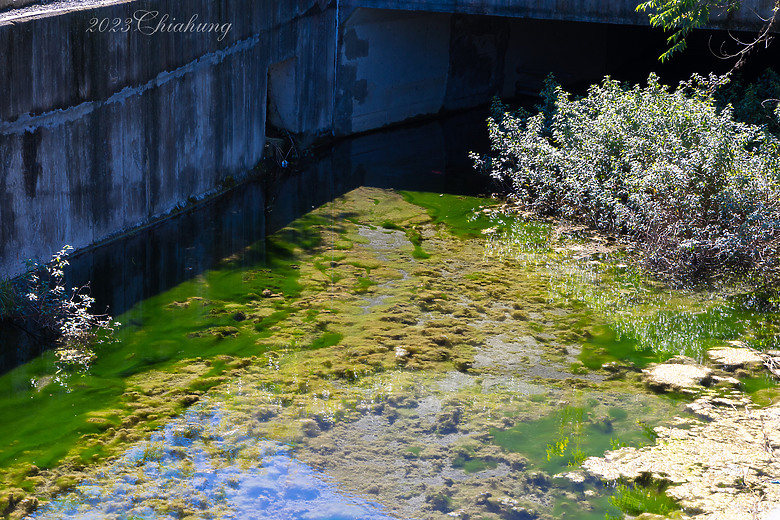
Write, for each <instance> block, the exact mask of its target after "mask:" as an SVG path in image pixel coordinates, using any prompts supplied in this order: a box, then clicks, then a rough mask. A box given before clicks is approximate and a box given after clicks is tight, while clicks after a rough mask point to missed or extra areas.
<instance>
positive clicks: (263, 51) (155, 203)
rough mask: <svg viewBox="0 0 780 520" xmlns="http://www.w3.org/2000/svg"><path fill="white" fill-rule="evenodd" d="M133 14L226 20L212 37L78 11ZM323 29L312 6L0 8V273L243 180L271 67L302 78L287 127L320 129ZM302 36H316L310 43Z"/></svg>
mask: <svg viewBox="0 0 780 520" xmlns="http://www.w3.org/2000/svg"><path fill="white" fill-rule="evenodd" d="M141 10H148V11H152V10H153V11H158V13H159V15H158V16H160V17H161V16H162V15H163V14H167V15H168V16H169V19H171V20H172V19H174V18H175V19H176V21H188V20H189V19H191V17H192V16H193V15H197V16H198V20H197V21H199V22H215V23H218V24H227V23H230V24H231V27H230V30H229V32H227V33H226V34H225V35H224V37H220V33H218V32H212V33H205V32H201V33H186V32H160V31H158V32H154V33H151V32H150V31H149V30H146V31H142V30H139V29H138V26H137V24H135V25H132V26H131V27H130V30H128V31H127V32H121V31H119V32H111V31H110V30H105V31H101V30H93V31H92V32H90V31H89V29H90V27H91V26H92V25H91V23H90V20H91V19H94V18H97V19H99V20H103V19H108V20H110V21H111V24H113V20H115V19H116V20H125V19H127V18H132V17H133V16H134V13H138V12H139V11H141ZM157 21H159V19H158V20H157ZM155 23H156V22H155ZM334 24H335V12H334V10H333V9H329V3H328V1H321V0H299V1H297V2H278V1H276V0H192V1H188V2H177V1H167V0H160V1H152V2H122V3H118V4H114V5H108V6H103V7H99V8H89V9H77V10H73V11H69V12H64V13H63V12H58V13H56V15H55V14H49V15H46V14H44V15H35V16H28V17H21V18H20V17H19V16H18V13H14V12H13V11H11V12H10V13H5V14H4V15H0V49H1V50H2V51H0V93H2V95H0V273H3V274H14V273H17V272H19V271H20V269H21V266H22V261H23V260H24V259H25V258H38V259H46V258H48V256H49V255H50V254H51V253H52V252H53V251H56V250H57V249H59V248H60V247H61V246H62V245H64V244H70V245H73V246H75V247H77V248H81V247H85V246H87V245H90V244H93V243H95V242H98V241H101V240H104V239H106V238H107V237H109V236H112V235H115V234H117V233H118V232H120V231H122V230H127V229H132V228H134V227H136V226H138V225H141V224H143V223H145V222H149V221H150V220H152V219H154V218H155V217H157V216H159V215H162V214H165V213H167V212H169V211H170V210H172V209H173V208H174V207H176V206H177V205H178V204H180V203H181V202H183V201H186V200H187V199H188V197H192V196H196V197H197V196H201V195H204V194H206V193H209V192H211V191H214V190H215V189H217V187H218V185H219V183H220V182H221V181H222V180H223V179H225V178H226V177H228V176H232V177H234V178H236V179H240V178H241V177H244V176H246V175H247V172H248V171H249V170H250V169H251V168H252V167H253V166H254V165H255V164H256V163H257V162H258V161H259V160H260V159H261V158H262V156H263V149H264V145H265V120H266V90H267V84H266V83H267V78H268V70H269V67H273V66H274V64H276V63H281V62H285V61H287V60H290V59H292V58H295V57H296V56H300V57H299V58H297V59H295V60H294V69H295V70H294V71H293V72H294V76H295V77H298V78H306V83H305V84H303V85H298V86H297V87H296V89H295V91H294V95H293V96H292V97H290V103H291V105H292V106H295V109H294V110H292V113H288V114H287V115H288V117H291V118H292V119H293V120H294V121H295V128H296V130H298V131H305V132H308V133H310V134H316V133H318V132H321V131H327V130H328V129H329V127H330V121H331V119H332V117H331V111H332V104H333V101H332V97H331V96H329V95H328V94H327V92H328V91H329V89H328V86H329V85H332V83H333V61H334V55H333V53H334V52H335V42H332V40H333V38H332V37H331V35H332V34H333V31H334V26H335V25H334ZM312 41H323V42H325V44H324V45H321V46H320V47H319V48H318V49H316V50H314V51H313V50H312V49H311V47H310V45H309V44H310V42H312ZM328 42H331V43H328ZM314 93H316V95H315V94H314ZM323 93H325V94H324V95H323ZM288 112H290V111H288Z"/></svg>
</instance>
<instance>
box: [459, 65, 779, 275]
mask: <svg viewBox="0 0 780 520" xmlns="http://www.w3.org/2000/svg"><path fill="white" fill-rule="evenodd" d="M720 83H722V78H717V77H714V76H711V77H709V78H703V77H700V76H694V77H693V78H691V80H689V81H687V82H683V83H681V84H680V85H679V87H678V88H677V89H676V90H672V89H670V88H669V87H667V86H665V85H662V84H661V83H660V82H659V80H658V78H657V77H656V76H655V75H651V76H650V77H649V78H648V82H647V86H645V87H640V86H634V87H628V86H624V85H621V84H620V83H619V82H617V81H615V80H612V79H610V78H605V79H604V81H603V82H602V83H601V84H599V85H593V86H592V87H591V88H590V89H589V91H588V94H587V96H585V97H583V98H581V99H570V97H569V95H568V94H567V93H566V92H564V91H563V89H561V88H560V87H556V88H555V89H554V90H552V91H550V90H549V89H547V90H546V92H547V96H548V97H550V96H553V97H554V98H553V102H552V103H550V102H549V101H550V99H548V100H547V101H548V102H547V103H545V104H544V105H543V108H544V109H543V110H542V111H541V112H539V113H537V114H535V115H532V116H527V115H525V114H522V113H512V112H510V111H508V110H507V107H505V106H503V105H502V104H501V103H500V102H496V103H495V104H494V109H495V110H494V114H493V117H491V118H490V119H489V120H488V131H489V135H490V139H491V141H492V148H493V150H494V151H495V155H494V156H493V157H482V158H480V157H478V156H475V155H472V157H473V158H474V159H475V161H476V165H477V167H479V168H481V169H483V170H485V171H488V172H489V173H490V174H491V175H492V177H493V178H495V179H497V180H499V181H501V182H502V183H504V186H505V187H506V189H507V190H508V191H509V192H510V193H511V198H512V199H514V200H515V201H516V202H517V203H518V204H520V205H522V206H524V207H525V208H526V209H529V210H532V211H535V212H536V213H539V214H542V215H555V216H558V217H563V218H567V219H575V220H580V221H584V222H585V223H587V224H589V225H591V226H594V227H596V228H598V229H601V230H605V231H609V232H618V233H622V234H625V235H628V236H631V237H633V238H634V239H636V240H637V242H638V243H640V244H641V245H642V247H643V248H644V249H645V252H646V257H647V260H648V263H649V265H650V267H651V268H653V269H654V270H656V271H657V272H659V273H665V274H667V275H669V276H670V277H671V278H673V279H680V280H681V279H689V278H692V277H693V278H695V277H698V276H699V275H705V274H712V273H713V272H717V271H719V270H721V268H723V267H727V266H728V267H731V268H734V267H742V268H745V269H746V270H748V271H750V272H751V273H754V274H758V275H759V276H761V277H762V279H764V280H767V279H768V278H769V277H770V275H772V274H773V273H775V274H776V267H777V264H778V262H777V258H778V250H779V249H780V202H778V199H779V198H780V154H779V153H778V152H779V151H780V150H779V149H780V141H778V140H777V139H776V138H774V137H772V136H771V135H769V134H768V133H766V132H764V131H762V129H761V127H758V126H755V125H749V124H745V123H740V122H736V121H735V120H734V118H733V115H732V110H731V108H730V107H728V106H727V107H726V108H724V109H722V110H719V109H718V108H717V107H716V104H715V101H714V100H713V97H712V92H713V91H714V90H715V89H716V88H717V86H718V85H719V84H720Z"/></svg>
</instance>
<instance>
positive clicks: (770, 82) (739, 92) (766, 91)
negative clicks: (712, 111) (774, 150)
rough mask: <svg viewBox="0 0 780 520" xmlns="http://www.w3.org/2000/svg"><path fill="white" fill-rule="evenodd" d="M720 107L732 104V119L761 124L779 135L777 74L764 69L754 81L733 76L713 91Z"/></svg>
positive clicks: (779, 76) (779, 92)
mask: <svg viewBox="0 0 780 520" xmlns="http://www.w3.org/2000/svg"><path fill="white" fill-rule="evenodd" d="M715 101H716V104H717V106H718V107H719V108H721V109H722V108H725V107H726V106H727V105H729V104H730V105H731V106H733V107H734V118H735V119H737V120H739V121H742V122H744V123H751V124H754V125H764V127H765V128H766V130H767V131H768V132H771V133H773V134H775V135H777V136H780V74H778V73H777V72H775V71H774V70H772V69H767V70H766V71H764V73H763V74H762V75H761V76H760V77H759V78H758V79H757V80H756V81H754V82H753V83H749V84H747V85H745V83H744V81H743V80H742V79H741V78H735V79H734V80H733V81H731V82H729V83H728V84H727V85H725V86H724V87H721V88H720V89H718V90H717V91H716V92H715Z"/></svg>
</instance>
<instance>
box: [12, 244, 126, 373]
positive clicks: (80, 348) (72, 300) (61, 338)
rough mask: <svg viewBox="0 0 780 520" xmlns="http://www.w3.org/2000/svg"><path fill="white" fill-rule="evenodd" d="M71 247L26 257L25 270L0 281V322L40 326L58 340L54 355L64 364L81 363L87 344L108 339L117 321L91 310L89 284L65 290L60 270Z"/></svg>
mask: <svg viewBox="0 0 780 520" xmlns="http://www.w3.org/2000/svg"><path fill="white" fill-rule="evenodd" d="M71 249H72V248H71V247H70V246H65V247H64V248H63V249H62V250H60V251H58V252H57V253H55V254H54V255H52V258H51V262H49V263H48V264H41V263H38V262H36V261H33V260H28V261H27V262H26V269H25V272H24V273H23V274H22V275H21V276H19V277H17V278H14V279H7V280H2V281H0V321H10V322H13V323H16V324H17V325H20V326H23V327H24V328H25V329H26V330H31V329H35V330H37V331H43V332H44V333H45V334H46V335H47V337H50V338H52V339H54V340H55V341H57V342H58V344H59V345H58V346H59V348H58V350H57V356H58V358H59V359H60V361H61V362H62V363H63V364H65V365H68V364H77V365H85V364H88V362H89V361H91V359H92V358H93V356H94V354H93V352H92V351H91V348H92V347H94V346H95V345H96V344H99V343H103V342H105V341H109V340H110V339H111V335H112V333H113V332H114V329H115V327H117V326H119V325H120V324H119V323H118V322H115V321H114V320H113V319H112V318H111V317H110V316H108V315H100V314H92V313H91V312H90V308H91V307H92V305H93V304H94V303H95V299H94V298H92V297H91V296H90V295H89V285H85V286H83V287H80V288H76V289H73V290H72V291H70V293H69V292H68V291H67V290H66V289H65V274H64V269H65V267H66V266H67V265H68V260H67V255H68V253H69V251H70V250H71Z"/></svg>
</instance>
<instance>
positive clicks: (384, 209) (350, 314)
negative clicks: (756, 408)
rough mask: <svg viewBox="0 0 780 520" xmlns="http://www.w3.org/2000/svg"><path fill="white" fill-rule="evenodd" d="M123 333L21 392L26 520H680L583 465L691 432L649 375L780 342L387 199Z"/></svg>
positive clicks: (619, 260)
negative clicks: (682, 362)
mask: <svg viewBox="0 0 780 520" xmlns="http://www.w3.org/2000/svg"><path fill="white" fill-rule="evenodd" d="M118 319H119V321H120V322H122V323H123V324H124V325H123V327H122V329H121V330H120V331H119V333H118V341H117V342H116V343H114V344H111V345H107V346H105V347H101V349H100V350H99V351H98V352H97V358H96V359H95V360H94V361H93V362H92V364H91V365H90V366H82V365H64V364H62V363H61V362H59V361H58V359H57V357H56V356H55V355H54V354H53V353H47V354H45V355H44V356H42V357H40V358H38V359H36V360H35V361H33V362H32V363H29V364H27V365H24V366H21V367H18V368H17V369H15V370H13V371H11V372H9V373H7V374H5V375H4V376H2V378H0V393H1V397H0V417H2V418H3V427H2V429H0V488H2V489H3V490H6V492H5V493H2V494H0V495H1V496H0V512H2V513H3V514H4V515H11V516H15V517H19V516H23V515H24V514H32V515H33V517H35V518H62V517H64V516H67V517H71V518H245V517H248V516H246V515H247V514H248V513H247V511H254V513H253V514H260V513H258V512H261V513H262V512H263V511H264V512H265V514H266V516H273V515H276V516H278V517H288V518H323V519H324V518H453V517H456V518H480V519H499V518H507V519H514V518H542V519H553V518H577V519H591V518H592V519H594V520H595V519H603V518H605V516H606V517H614V518H621V517H622V516H623V514H624V513H631V514H637V511H639V512H654V513H661V514H665V515H672V516H674V515H675V514H677V513H675V512H674V511H675V509H676V506H675V504H674V503H673V502H671V501H669V500H668V499H665V497H664V495H663V493H662V492H661V491H662V490H659V489H653V488H642V487H636V488H634V487H628V486H625V485H621V486H617V487H610V486H606V487H605V486H604V485H603V483H601V482H599V481H596V480H593V479H589V478H587V477H586V476H585V475H584V474H583V473H582V472H581V471H580V470H579V465H580V463H581V462H582V461H583V460H585V459H586V458H587V457H590V456H599V455H602V454H603V453H604V452H605V451H607V450H610V449H615V448H617V447H621V446H641V445H645V444H651V443H652V442H653V441H654V435H653V430H652V428H653V427H654V426H658V425H661V424H665V423H667V422H668V421H670V420H671V419H672V418H673V417H674V416H675V415H678V414H680V413H682V408H683V405H684V402H683V401H680V400H676V399H674V398H669V397H659V396H656V395H654V394H652V393H650V392H648V391H647V390H646V389H645V388H644V386H643V385H642V384H641V382H639V376H638V371H639V369H640V368H642V367H644V366H646V365H647V364H648V363H651V362H657V361H662V360H664V359H667V358H669V357H672V356H674V355H677V354H686V355H689V356H692V357H694V358H697V359H701V358H702V356H703V355H704V353H705V352H706V350H707V349H708V348H710V347H712V346H718V345H723V344H724V343H725V342H726V341H729V340H741V341H744V342H747V343H749V344H751V345H753V346H756V347H757V348H762V349H767V348H775V347H776V345H775V343H774V342H775V337H776V332H777V320H776V319H775V320H774V321H773V317H772V316H768V315H766V314H762V313H760V312H757V311H751V310H749V309H745V308H743V307H740V306H738V305H735V304H734V303H733V301H731V300H727V299H723V298H720V297H717V296H714V295H712V294H700V293H694V292H681V291H670V290H669V289H668V288H666V287H664V286H663V285H661V284H658V283H655V282H653V281H652V280H649V279H647V278H646V277H644V276H643V275H642V274H641V272H640V271H639V270H638V269H636V268H635V267H633V263H632V259H631V254H630V251H627V250H626V248H624V247H620V246H619V245H617V244H614V243H611V242H609V241H606V240H604V239H603V238H600V237H594V236H591V235H589V234H588V233H587V232H586V231H584V230H581V229H576V228H565V227H561V226H555V225H553V224H552V223H550V222H540V221H531V220H527V219H523V218H520V217H518V216H511V215H507V214H504V213H502V212H501V211H499V207H498V202H497V201H494V200H491V199H479V198H474V197H464V196H453V195H444V194H438V193H417V192H400V193H399V192H395V191H392V190H380V189H372V188H360V189H357V190H355V191H352V192H350V193H348V194H346V195H344V196H342V197H340V198H338V199H336V200H334V201H332V202H330V203H328V204H326V205H324V206H322V207H320V208H318V209H316V210H314V211H312V212H311V213H309V214H307V215H305V216H304V217H302V218H300V219H298V220H296V221H295V222H293V223H291V224H290V225H288V226H287V227H285V228H284V229H282V230H281V231H279V232H278V233H276V234H274V235H272V236H271V237H269V238H268V239H267V240H265V241H263V242H260V243H257V244H254V245H253V246H250V247H248V248H247V249H246V250H245V251H242V252H241V253H240V254H236V255H233V256H232V257H230V258H225V259H223V260H222V262H221V264H220V266H219V268H217V269H214V270H211V271H208V272H205V273H203V274H201V275H199V276H197V277H196V278H193V279H192V280H190V281H188V282H185V283H183V284H181V285H179V286H177V287H175V288H174V289H172V290H169V291H167V292H165V293H163V294H160V295H157V296H155V297H153V298H151V299H149V300H146V301H144V302H142V303H140V304H138V305H137V306H136V307H135V308H133V309H132V310H130V311H129V312H127V313H126V314H125V315H123V316H120V317H118ZM745 385H746V388H748V389H749V390H750V391H753V392H755V393H757V394H761V393H762V392H763V394H761V395H765V396H770V397H771V396H773V395H775V393H774V392H775V387H774V383H773V382H772V381H771V380H760V381H759V380H758V379H756V378H746V380H745ZM260 447H262V449H261V448H260ZM280 461H283V462H280ZM293 466H295V468H297V469H296V470H295V471H296V472H297V473H296V475H297V474H305V475H307V477H306V478H308V479H309V480H306V481H305V482H303V481H299V480H296V479H294V478H292V477H290V475H289V472H290V469H289V468H291V467H293ZM280 467H284V468H287V469H286V470H284V472H282V473H284V475H287V476H285V477H282V476H279V475H281V474H282V473H279V472H280V471H281V470H280V469H279V468H280ZM204 468H208V471H206V472H204V471H205V470H204ZM204 475H213V476H212V477H209V478H207V477H206V476H204ZM268 475H277V478H275V479H271V478H270V477H269V476H268ZM223 477H224V478H223ZM261 477H262V478H265V479H266V481H267V482H266V484H263V485H265V486H266V487H262V486H260V485H259V484H258V483H257V482H258V479H261ZM204 479H205V480H204ZM269 479H270V480H269ZM285 479H286V480H285ZM271 480H273V482H274V483H275V484H274V486H275V485H277V484H278V482H282V481H284V482H293V483H295V484H290V486H291V487H289V488H284V489H277V488H275V487H273V486H272V485H271V484H270V483H268V482H270V481H271ZM204 482H206V483H207V484H208V485H207V484H206V483H204ZM118 483H122V484H121V489H120V488H118V487H117V486H119V484H118ZM253 486H254V487H253ZM258 486H260V487H258ZM261 488H262V489H264V490H265V491H262V492H261V491H257V492H256V493H255V492H250V490H253V489H261ZM253 493H254V494H253ZM193 496H197V497H199V498H198V499H197V500H195V499H192V498H186V497H193ZM263 497H265V498H263ZM326 498H327V500H326ZM307 504H308V505H307ZM273 508H276V509H273ZM242 515H243V516H242ZM260 517H262V514H260Z"/></svg>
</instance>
